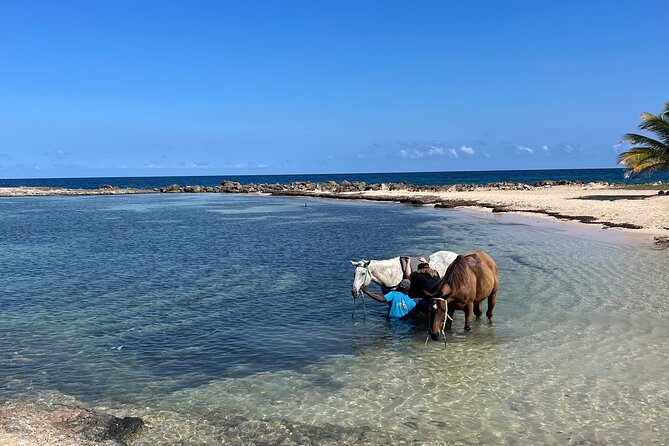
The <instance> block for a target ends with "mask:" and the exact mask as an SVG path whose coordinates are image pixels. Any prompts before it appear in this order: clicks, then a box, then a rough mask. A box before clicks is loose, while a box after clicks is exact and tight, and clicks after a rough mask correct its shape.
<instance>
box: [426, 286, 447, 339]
mask: <svg viewBox="0 0 669 446" xmlns="http://www.w3.org/2000/svg"><path fill="white" fill-rule="evenodd" d="M447 318H448V303H447V302H446V299H443V298H441V297H436V298H433V299H431V300H430V320H431V321H432V324H430V337H431V338H432V340H433V341H438V340H439V336H440V335H441V334H443V333H444V326H445V325H446V320H447Z"/></svg>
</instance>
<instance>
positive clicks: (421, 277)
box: [409, 263, 441, 299]
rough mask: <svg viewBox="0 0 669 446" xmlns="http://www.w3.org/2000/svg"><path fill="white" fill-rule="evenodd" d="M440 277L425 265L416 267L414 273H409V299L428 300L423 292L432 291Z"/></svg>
mask: <svg viewBox="0 0 669 446" xmlns="http://www.w3.org/2000/svg"><path fill="white" fill-rule="evenodd" d="M440 279H441V277H439V273H438V272H437V271H435V270H434V269H432V268H430V265H429V264H427V263H421V264H419V265H418V268H417V269H416V271H414V272H412V273H411V276H410V280H411V288H409V297H411V298H413V299H429V298H430V297H429V296H427V295H426V294H425V291H428V292H430V291H432V289H433V288H434V287H435V285H436V284H437V283H438V282H439V280H440Z"/></svg>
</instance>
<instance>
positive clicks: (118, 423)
mask: <svg viewBox="0 0 669 446" xmlns="http://www.w3.org/2000/svg"><path fill="white" fill-rule="evenodd" d="M143 427H144V421H142V419H141V418H138V417H124V418H118V417H115V416H113V415H110V414H106V413H100V412H95V411H92V410H88V409H84V408H81V407H77V406H68V405H62V404H41V403H28V402H22V401H9V402H7V403H5V404H3V405H2V406H0V438H3V439H7V440H8V441H9V443H12V444H21V445H26V446H31V445H42V444H59V445H61V444H62V445H77V446H79V445H81V446H83V445H86V446H88V445H99V444H105V445H110V446H125V445H127V442H128V441H130V440H132V439H134V438H136V437H137V436H138V435H139V434H140V432H141V430H142V428H143Z"/></svg>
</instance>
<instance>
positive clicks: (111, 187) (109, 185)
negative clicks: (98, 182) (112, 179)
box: [98, 184, 114, 190]
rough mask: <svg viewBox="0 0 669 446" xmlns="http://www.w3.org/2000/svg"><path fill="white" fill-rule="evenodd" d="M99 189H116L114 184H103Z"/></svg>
mask: <svg viewBox="0 0 669 446" xmlns="http://www.w3.org/2000/svg"><path fill="white" fill-rule="evenodd" d="M98 189H102V190H109V189H114V186H112V185H111V184H103V185H102V186H100V187H98Z"/></svg>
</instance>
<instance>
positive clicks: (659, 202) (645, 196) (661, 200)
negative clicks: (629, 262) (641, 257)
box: [363, 186, 669, 236]
mask: <svg viewBox="0 0 669 446" xmlns="http://www.w3.org/2000/svg"><path fill="white" fill-rule="evenodd" d="M408 194H409V195H410V196H414V197H420V196H436V197H438V198H439V199H442V200H466V201H471V202H472V205H474V206H476V204H475V203H479V204H480V205H481V206H482V207H486V208H490V206H491V205H492V206H495V207H500V208H506V209H508V211H509V212H520V213H523V210H528V211H536V214H534V215H546V216H549V217H550V215H548V214H547V213H557V214H561V215H564V216H568V217H578V216H589V217H593V218H594V221H593V223H596V222H612V223H616V224H621V225H623V224H629V225H636V226H641V229H634V231H637V232H644V233H647V234H650V235H654V236H667V235H669V196H665V195H658V191H656V190H623V189H619V188H611V187H592V186H553V187H546V188H533V189H531V190H493V189H486V188H480V189H477V190H473V191H462V192H435V193H423V192H410V193H408ZM363 195H364V196H367V197H369V198H370V199H374V198H375V197H378V196H388V195H396V196H407V193H406V192H402V191H367V192H363ZM622 229H625V228H622Z"/></svg>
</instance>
